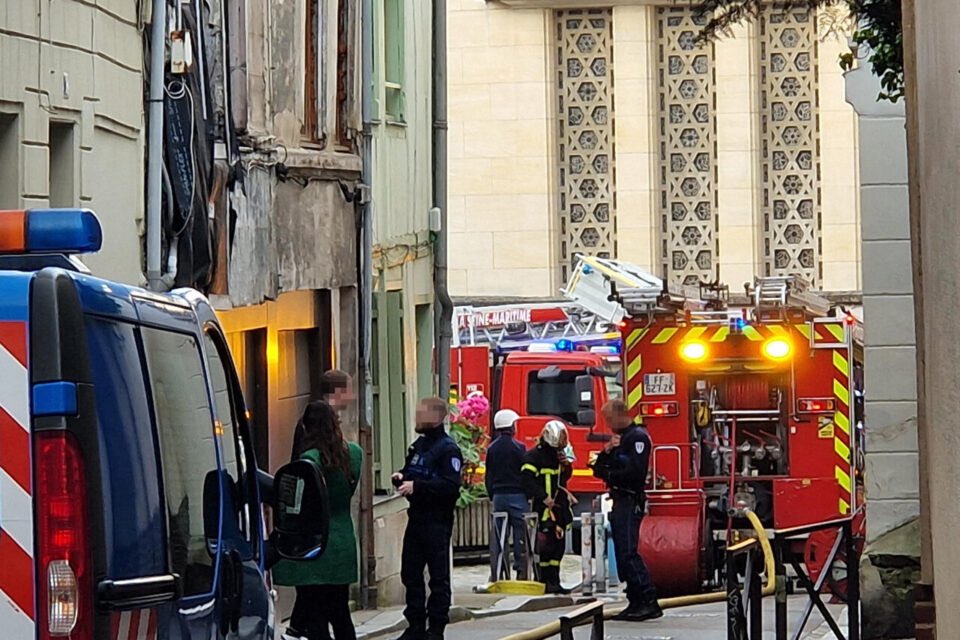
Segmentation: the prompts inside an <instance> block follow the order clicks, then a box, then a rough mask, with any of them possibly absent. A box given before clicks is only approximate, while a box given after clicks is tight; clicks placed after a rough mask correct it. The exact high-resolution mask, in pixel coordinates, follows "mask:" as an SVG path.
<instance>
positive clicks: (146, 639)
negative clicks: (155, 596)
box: [110, 609, 157, 640]
mask: <svg viewBox="0 0 960 640" xmlns="http://www.w3.org/2000/svg"><path fill="white" fill-rule="evenodd" d="M110 640H157V612H156V611H155V610H153V609H140V610H138V611H124V612H123V613H114V614H113V615H111V616H110Z"/></svg>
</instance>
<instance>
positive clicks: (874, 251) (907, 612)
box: [847, 55, 920, 638]
mask: <svg viewBox="0 0 960 640" xmlns="http://www.w3.org/2000/svg"><path fill="white" fill-rule="evenodd" d="M865 60H866V56H865V55H861V63H860V65H859V67H858V68H857V69H856V70H854V71H851V72H850V73H848V74H847V100H848V101H849V102H850V104H852V105H853V106H854V108H855V109H856V110H857V113H858V115H859V141H860V185H861V186H860V193H861V196H860V200H861V206H862V212H863V214H862V215H863V224H862V227H861V233H862V242H863V244H862V255H863V311H864V325H865V328H866V338H865V345H864V358H865V388H866V403H865V404H866V410H865V413H866V421H865V424H866V427H865V430H866V471H865V479H866V486H865V489H866V498H867V512H868V514H869V515H868V517H867V548H866V554H865V558H864V562H863V567H862V572H863V592H862V596H863V611H864V625H865V626H864V637H866V638H885V637H891V636H892V637H909V636H912V635H913V624H912V623H913V611H912V605H913V598H912V585H913V583H914V582H915V581H916V580H917V578H918V571H919V567H920V543H919V540H918V538H917V536H916V528H915V524H916V518H917V516H918V514H919V512H920V500H919V477H918V468H917V463H918V454H917V389H916V366H915V361H916V335H915V332H914V314H913V307H914V297H913V283H912V279H911V269H912V265H911V252H910V215H909V214H910V206H909V189H908V184H907V147H906V118H905V115H904V106H903V103H902V102H901V103H898V104H893V103H890V102H888V101H881V100H879V99H878V96H879V94H880V92H881V87H880V82H879V80H878V78H877V77H876V76H874V75H873V73H872V72H871V70H870V67H869V64H868V63H866V62H865ZM891 372H895V375H891ZM908 523H912V525H910V526H907V527H905V525H908Z"/></svg>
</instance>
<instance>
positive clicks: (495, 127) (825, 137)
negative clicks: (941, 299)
mask: <svg viewBox="0 0 960 640" xmlns="http://www.w3.org/2000/svg"><path fill="white" fill-rule="evenodd" d="M584 5H585V6H584V7H582V8H581V7H578V6H577V5H576V3H571V2H539V1H537V0H515V1H511V2H506V3H488V2H484V1H483V0H456V1H455V2H451V3H450V6H449V16H448V25H449V29H450V33H451V34H452V35H451V38H450V45H449V56H450V61H451V62H450V64H451V71H450V85H449V86H450V108H451V111H450V156H451V160H450V215H451V223H450V229H451V238H450V248H451V263H450V267H451V272H450V277H451V286H452V289H453V293H454V294H455V295H457V296H461V297H467V298H471V297H472V298H476V297H516V296H526V297H543V296H557V295H558V292H559V288H560V286H561V285H562V283H563V282H564V280H565V277H566V276H565V273H568V272H569V268H570V264H571V263H572V261H573V257H574V256H575V255H576V254H577V253H587V254H592V255H600V256H604V255H607V256H611V257H619V258H621V259H624V260H629V261H632V262H635V263H637V264H639V265H641V266H644V267H646V268H648V269H651V270H653V271H655V272H658V273H663V272H665V271H669V272H670V274H671V276H672V277H673V278H675V279H677V280H684V279H687V280H689V279H697V278H699V279H703V280H713V279H715V278H717V277H719V278H720V279H721V280H723V281H724V282H727V283H728V284H730V286H731V287H732V288H734V289H736V290H739V288H740V286H741V284H742V283H744V282H747V281H751V280H752V279H753V277H754V276H756V275H763V274H765V273H766V272H767V271H768V270H769V271H770V272H771V273H772V274H777V273H802V274H804V275H805V276H807V277H808V278H809V279H811V280H814V281H815V283H816V285H818V286H820V287H822V288H824V289H826V290H830V291H856V290H858V289H859V287H860V271H859V262H860V260H859V258H860V257H859V224H860V221H859V193H858V186H857V144H856V137H857V134H856V117H855V114H854V112H853V110H852V109H851V107H850V106H849V105H848V104H846V103H845V102H844V91H843V77H842V72H841V69H840V67H839V64H838V63H837V60H838V57H839V54H841V53H843V52H844V51H846V50H847V43H846V38H845V37H844V36H843V35H842V34H840V33H838V32H837V30H838V29H840V30H842V29H843V28H844V26H843V25H844V23H843V22H842V21H841V20H839V19H838V14H837V13H836V12H832V11H831V12H828V11H824V12H822V13H820V14H818V15H817V19H816V21H815V20H814V19H813V18H812V17H811V16H809V15H802V14H803V12H802V11H800V12H791V13H790V14H788V15H787V16H781V15H779V14H778V13H777V12H776V11H773V10H772V9H771V10H765V12H764V15H763V16H762V17H761V18H760V19H759V20H757V21H756V22H755V23H754V24H750V25H746V26H738V27H735V28H734V29H732V30H731V33H730V34H727V35H724V36H723V37H721V38H719V39H717V40H716V41H715V42H711V43H708V44H706V45H703V46H701V45H700V43H698V42H697V41H696V38H697V36H698V35H699V33H700V30H701V29H702V26H703V23H702V22H701V21H699V20H698V19H697V18H696V16H695V15H694V12H693V11H692V10H691V9H690V8H689V6H687V5H686V3H668V2H653V1H651V2H648V3H637V2H617V1H612V2H610V3H609V4H608V5H607V6H603V5H601V4H598V3H595V2H590V3H584ZM545 7H547V8H545Z"/></svg>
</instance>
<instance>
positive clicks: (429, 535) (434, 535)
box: [400, 424, 463, 635]
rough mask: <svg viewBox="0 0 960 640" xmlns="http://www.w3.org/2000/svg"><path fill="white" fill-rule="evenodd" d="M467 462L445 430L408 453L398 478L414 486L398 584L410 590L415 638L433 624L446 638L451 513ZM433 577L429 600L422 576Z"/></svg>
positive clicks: (407, 613)
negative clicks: (408, 481)
mask: <svg viewBox="0 0 960 640" xmlns="http://www.w3.org/2000/svg"><path fill="white" fill-rule="evenodd" d="M462 465H463V457H462V455H461V453H460V448H459V447H458V446H457V444H456V442H454V441H453V438H451V437H450V436H449V435H447V433H446V431H444V428H443V425H442V424H441V425H438V426H436V427H434V428H433V429H431V430H429V431H427V432H425V433H423V434H421V436H420V437H419V438H417V440H416V441H415V442H414V443H413V444H412V445H410V448H409V449H408V450H407V461H406V464H405V465H404V467H403V469H402V470H401V471H400V473H401V474H402V475H403V480H404V481H407V480H411V481H413V494H412V495H409V496H407V500H409V501H410V508H409V510H408V511H407V518H408V519H407V529H406V531H405V533H404V535H403V556H402V558H401V569H400V579H401V581H402V582H403V586H404V588H405V589H406V592H407V593H406V596H407V598H406V600H407V606H406V609H404V611H403V615H404V616H405V617H406V618H407V621H408V622H409V623H410V631H412V632H413V633H412V634H411V635H421V634H423V633H424V631H425V629H426V623H427V621H428V620H429V622H430V632H431V634H438V635H442V634H443V629H444V627H446V626H447V623H448V622H449V619H450V618H449V614H450V535H451V534H452V532H453V511H454V509H455V508H456V504H457V498H458V497H459V495H460V473H461V471H460V470H461V467H462ZM425 567H426V568H428V569H429V571H430V599H429V601H428V600H427V598H426V595H427V592H426V586H425V585H424V582H423V570H424V568H425Z"/></svg>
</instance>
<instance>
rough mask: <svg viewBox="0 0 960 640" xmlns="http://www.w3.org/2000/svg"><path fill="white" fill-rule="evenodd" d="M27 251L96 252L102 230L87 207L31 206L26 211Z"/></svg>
mask: <svg viewBox="0 0 960 640" xmlns="http://www.w3.org/2000/svg"><path fill="white" fill-rule="evenodd" d="M25 244H26V247H25V249H26V251H27V252H28V253H67V254H74V253H96V252H97V251H99V250H100V247H102V246H103V230H102V229H101V227H100V221H99V220H98V219H97V216H96V214H94V213H93V211H90V210H89V209H31V210H29V211H27V212H26V242H25Z"/></svg>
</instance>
